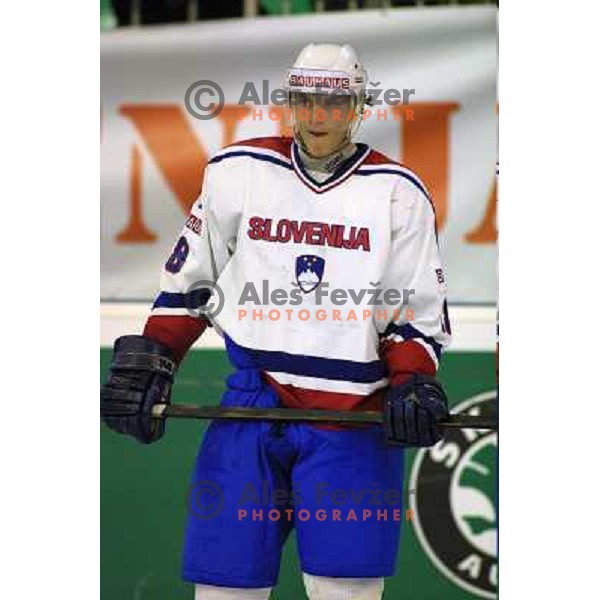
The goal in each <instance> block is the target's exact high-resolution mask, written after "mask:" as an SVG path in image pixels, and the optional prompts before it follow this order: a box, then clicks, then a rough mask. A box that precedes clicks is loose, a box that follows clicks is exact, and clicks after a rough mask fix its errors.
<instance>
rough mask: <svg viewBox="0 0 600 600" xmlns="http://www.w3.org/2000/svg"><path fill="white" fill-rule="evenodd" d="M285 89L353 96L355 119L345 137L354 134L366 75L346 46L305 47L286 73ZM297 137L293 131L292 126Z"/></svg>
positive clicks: (359, 115)
mask: <svg viewBox="0 0 600 600" xmlns="http://www.w3.org/2000/svg"><path fill="white" fill-rule="evenodd" d="M284 87H285V90H286V91H287V92H288V94H292V93H294V92H299V93H304V94H332V93H335V94H342V95H349V96H352V98H353V102H354V112H355V119H354V120H353V121H352V122H350V123H349V127H348V138H349V139H351V138H352V136H353V135H354V134H355V133H356V131H357V129H358V127H359V125H360V121H361V118H362V114H363V110H364V107H365V104H367V103H368V98H367V72H366V71H365V68H364V67H363V64H362V62H361V61H360V59H359V58H358V55H357V54H356V51H355V50H354V48H352V46H350V45H349V44H343V45H340V44H308V46H305V47H304V48H303V49H302V50H301V51H300V54H299V55H298V57H297V58H296V61H295V62H294V65H293V66H292V67H291V68H290V69H288V70H287V71H286V73H285V82H284ZM294 133H295V134H296V128H295V127H294Z"/></svg>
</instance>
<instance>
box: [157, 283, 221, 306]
mask: <svg viewBox="0 0 600 600" xmlns="http://www.w3.org/2000/svg"><path fill="white" fill-rule="evenodd" d="M210 294H211V291H210V290H209V289H206V288H200V289H196V290H192V291H191V292H190V293H189V294H177V293H173V292H161V293H160V294H159V295H158V296H157V297H156V300H155V301H154V304H153V305H152V308H153V309H154V308H189V309H195V308H200V307H201V306H204V305H205V304H206V303H207V302H208V299H209V298H210Z"/></svg>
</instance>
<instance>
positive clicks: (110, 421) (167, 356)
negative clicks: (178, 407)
mask: <svg viewBox="0 0 600 600" xmlns="http://www.w3.org/2000/svg"><path fill="white" fill-rule="evenodd" d="M176 368H177V364H176V363H175V361H174V359H173V355H172V353H171V351H170V350H169V348H167V347H166V346H165V345H163V344H161V343H160V342H157V341H155V340H153V339H151V338H148V337H144V336H143V335H127V336H124V337H120V338H119V339H118V340H117V341H116V342H115V348H114V355H113V361H112V364H111V367H110V375H109V378H108V381H107V382H106V384H105V385H104V386H103V387H102V389H101V391H100V416H101V417H102V420H103V421H104V423H106V425H108V427H110V428H111V429H113V430H114V431H118V432H119V433H124V434H126V435H131V436H133V437H134V438H135V439H136V440H138V441H139V442H141V443H143V444H150V443H151V442H155V441H157V440H158V439H160V438H161V437H162V436H163V435H164V433H165V420H164V419H160V418H156V417H153V416H152V407H153V406H154V405H155V404H159V403H164V404H168V403H169V402H170V398H171V385H172V383H173V375H174V373H175V370H176Z"/></svg>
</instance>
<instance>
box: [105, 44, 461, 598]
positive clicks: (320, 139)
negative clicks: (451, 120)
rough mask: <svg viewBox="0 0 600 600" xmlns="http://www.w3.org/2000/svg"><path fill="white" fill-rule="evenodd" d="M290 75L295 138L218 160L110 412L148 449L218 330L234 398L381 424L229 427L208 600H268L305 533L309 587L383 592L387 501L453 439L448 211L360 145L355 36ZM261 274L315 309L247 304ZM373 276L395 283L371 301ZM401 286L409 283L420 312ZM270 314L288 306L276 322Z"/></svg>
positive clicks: (199, 556) (198, 584)
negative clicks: (444, 243)
mask: <svg viewBox="0 0 600 600" xmlns="http://www.w3.org/2000/svg"><path fill="white" fill-rule="evenodd" d="M285 86H286V89H287V91H288V93H289V96H288V97H289V103H290V107H291V110H292V111H293V115H294V136H293V139H292V138H283V137H267V138H259V139H251V140H246V141H240V142H237V143H235V144H233V145H232V146H229V147H226V148H223V149H222V150H220V151H219V152H217V153H216V154H215V155H214V156H213V157H212V158H211V159H210V161H209V163H208V165H207V167H206V170H205V174H204V180H203V186H202V191H201V194H200V197H199V198H198V200H197V201H196V202H195V203H194V206H193V208H192V210H191V215H190V217H189V218H188V220H187V222H186V225H185V226H184V227H183V230H182V231H181V234H180V237H179V239H178V240H177V242H176V243H175V245H174V248H173V251H172V254H171V256H170V257H169V258H168V260H167V261H166V264H165V266H164V270H163V273H162V279H161V290H160V293H159V294H158V295H157V297H156V300H155V302H154V305H153V308H152V313H151V315H150V317H149V318H148V321H147V323H146V326H145V329H144V332H143V335H130V336H124V337H122V338H119V339H118V340H117V341H116V343H115V348H114V357H113V362H112V366H111V374H110V376H109V378H108V381H107V383H106V385H105V386H104V388H103V390H102V393H101V413H102V418H103V420H104V422H105V423H106V424H107V425H108V426H109V427H110V428H112V429H114V430H116V431H118V432H120V433H123V434H128V435H131V436H134V437H135V438H137V439H138V440H139V441H140V442H143V443H150V442H154V441H156V440H158V439H159V438H161V436H162V435H163V434H164V427H165V426H164V420H161V419H156V418H152V416H151V410H152V406H153V405H154V404H156V403H159V402H168V401H169V399H170V393H171V385H172V383H173V378H174V374H175V372H176V370H177V367H178V364H179V363H180V362H181V360H182V359H183V358H184V356H185V354H186V352H187V350H188V349H189V348H190V346H191V345H192V344H193V343H194V341H195V340H196V339H198V337H199V336H200V335H201V334H202V333H203V331H204V330H205V328H206V327H207V325H208V324H209V323H210V325H211V326H213V327H215V329H216V330H217V331H218V332H219V333H220V334H222V336H223V337H224V340H225V345H226V348H227V352H228V356H229V360H230V362H231V363H232V365H233V367H234V369H235V370H234V372H233V373H232V374H231V375H230V376H229V378H228V379H227V382H226V391H225V393H224V395H223V397H222V399H221V404H222V406H245V407H257V408H270V407H289V408H296V409H298V408H300V409H303V408H304V409H336V410H349V411H350V410H352V411H361V410H362V411H364V410H380V411H381V410H383V411H384V412H385V415H386V423H385V425H384V426H380V425H369V426H366V427H365V426H363V427H356V426H355V427H351V428H349V427H342V426H324V425H320V426H315V425H312V424H306V423H291V422H290V423H287V424H285V425H280V424H274V423H272V422H241V421H226V422H225V421H220V422H219V421H214V422H213V423H212V424H211V425H210V427H209V428H208V430H207V432H206V434H205V435H204V437H203V440H202V444H201V447H200V450H199V452H198V456H197V459H196V464H195V469H194V473H193V475H192V484H194V483H199V482H207V481H208V482H210V483H211V485H212V486H214V487H216V489H218V490H220V493H221V498H220V502H222V506H221V507H220V511H219V512H218V514H216V515H215V516H214V517H213V518H211V519H199V518H197V516H195V515H193V514H190V515H188V524H187V529H186V534H185V543H184V552H183V578H184V579H185V580H187V581H189V582H193V583H194V584H195V590H196V591H195V598H196V600H226V599H230V598H231V599H232V600H234V599H241V600H252V599H264V600H266V599H268V598H269V594H270V590H271V589H272V588H273V587H274V586H275V585H276V583H277V579H278V572H279V563H280V557H281V551H282V547H283V545H284V543H285V541H286V538H287V537H288V535H289V533H290V532H291V531H292V529H295V531H296V536H297V546H298V554H299V559H300V565H301V568H302V572H303V578H304V584H305V587H306V591H307V594H308V596H309V598H310V599H311V600H342V599H344V600H348V599H352V600H375V599H379V598H381V596H382V593H383V586H384V578H385V577H387V576H391V575H393V574H394V571H395V564H396V558H397V553H398V545H399V539H400V520H399V519H395V518H393V516H392V514H393V513H392V510H391V509H393V508H398V507H399V505H397V504H396V505H395V506H387V505H386V502H385V498H388V499H389V498H390V497H394V498H396V499H398V498H399V499H400V500H399V501H401V498H402V490H403V470H404V448H405V447H411V446H430V445H433V444H434V443H436V442H437V441H439V440H440V439H441V435H442V433H441V431H440V427H438V425H437V422H438V421H439V420H440V419H443V418H444V417H445V416H446V415H447V414H448V411H447V401H446V397H445V395H444V392H443V390H442V388H441V386H440V385H439V383H437V382H436V380H435V379H434V377H435V374H436V371H437V368H438V363H439V360H440V355H441V352H442V350H443V348H444V347H445V346H447V344H448V343H449V340H450V331H449V325H448V321H447V313H446V309H445V307H446V304H445V300H446V284H445V281H444V275H443V271H442V265H441V263H440V256H439V253H438V245H437V235H436V229H435V214H434V209H433V205H432V202H431V198H430V196H429V193H428V191H427V189H426V188H425V185H424V184H423V182H422V181H421V180H420V179H419V177H418V176H417V175H416V174H415V173H414V172H413V171H411V170H410V169H409V168H407V167H405V166H402V165H401V164H399V163H398V162H396V161H394V160H391V159H389V158H387V157H386V156H384V155H383V154H381V153H380V152H377V151H375V150H374V149H372V148H370V147H369V146H368V145H366V144H364V143H360V142H356V141H353V137H354V134H355V133H356V129H357V128H358V125H359V124H360V121H361V116H362V114H363V110H364V108H365V104H366V103H367V102H368V98H367V73H366V71H365V69H364V68H363V65H362V63H361V61H360V60H359V58H358V56H357V54H356V52H355V51H354V49H353V48H352V47H350V46H349V45H336V44H309V45H308V46H306V47H305V48H304V49H303V50H302V51H301V52H300V54H299V56H298V58H297V59H296V62H295V63H294V65H293V67H292V68H291V69H289V70H288V71H287V72H286V74H285ZM265 281H267V282H268V284H269V286H270V289H271V290H275V289H278V290H286V291H287V292H289V293H290V294H291V293H292V292H293V290H296V292H295V293H296V295H297V296H298V295H299V296H300V297H301V300H302V304H301V305H300V306H288V307H285V306H279V305H275V304H271V305H269V306H257V305H255V304H246V305H244V306H241V305H240V298H241V297H242V296H243V291H244V289H245V287H246V289H248V288H247V286H248V284H253V286H254V287H255V288H256V289H257V290H259V291H260V290H261V289H262V286H263V283H264V282H265ZM198 282H203V283H201V284H198ZM326 283H327V284H328V288H327V287H325V284H326ZM215 284H216V285H218V286H219V288H220V290H222V292H223V302H222V306H221V307H220V310H219V312H218V314H217V312H216V311H215V313H214V314H210V313H208V317H207V316H205V315H200V316H198V315H197V314H194V313H192V314H190V308H192V309H201V308H202V307H204V306H206V305H207V304H208V303H209V300H210V303H211V306H212V305H214V304H217V302H216V301H214V298H215V294H214V293H212V292H211V288H214V286H215ZM319 289H320V290H321V292H322V293H321V294H320V296H319V298H320V304H319V303H318V301H317V291H318V290H319ZM334 289H335V290H337V289H342V290H350V292H354V296H353V295H352V293H350V292H348V294H347V298H346V300H347V302H346V305H345V306H344V305H341V304H340V298H341V296H339V295H336V296H335V297H334V296H333V294H332V295H329V294H328V293H325V292H326V291H327V290H329V291H331V290H334ZM373 289H380V291H382V293H381V294H365V295H363V296H362V297H361V295H360V290H373ZM392 290H396V291H398V292H399V293H400V294H401V293H402V292H403V291H404V290H414V294H413V295H410V299H409V306H410V309H411V312H410V314H411V316H412V318H410V319H409V318H408V311H407V310H401V311H398V310H397V309H398V304H397V303H396V302H395V301H393V300H394V298H396V297H397V295H394V294H392V293H390V292H391V291H392ZM211 294H212V295H211ZM374 296H378V303H377V302H376V303H375V304H368V303H367V302H366V301H367V300H368V299H369V298H371V299H372V298H373V297H374ZM357 298H358V300H357ZM360 298H362V300H361V299H360ZM290 304H291V303H290ZM242 309H244V310H246V311H247V315H252V316H253V317H254V318H247V317H246V318H242V317H241V315H242V314H243V312H242ZM259 309H260V310H262V313H261V312H259ZM275 309H277V310H278V311H279V312H280V318H278V319H275V318H268V317H267V315H268V313H269V311H271V310H275ZM300 310H304V311H305V313H303V315H301V314H300ZM318 310H322V311H323V312H322V313H321V314H322V315H324V317H323V318H320V319H318V318H315V315H316V313H317V311H318ZM336 310H337V311H338V313H336V312H335V311H336ZM350 310H353V311H354V315H355V318H350V317H349V316H348V315H350V314H351V313H350ZM252 311H254V313H253V312H252ZM369 311H371V312H370V313H369ZM306 315H309V317H310V318H308V317H306ZM340 315H342V317H341V318H340ZM336 317H337V318H336ZM265 485H266V486H267V487H268V489H269V490H270V491H271V492H273V493H270V494H269V495H268V497H267V498H265V497H264V496H263V494H262V491H261V490H263V489H264V486H265ZM374 486H375V487H377V488H378V489H379V490H380V491H384V492H387V495H383V496H382V495H381V494H379V495H376V494H373V493H370V492H369V490H372V489H373V487H374ZM248 490H257V491H258V493H259V494H260V505H257V504H256V502H255V503H252V502H251V501H250V500H249V496H248ZM334 490H336V491H338V492H339V490H341V491H342V492H339V493H337V495H335V494H334V493H333V491H334ZM390 491H392V492H395V494H390ZM340 493H344V494H345V497H346V498H347V499H349V500H347V502H346V503H345V504H342V505H340V503H339V502H338V500H339V498H340V495H339V494H340ZM376 497H379V503H378V502H377V501H374V498H376ZM151 501H152V499H151V498H148V502H151ZM241 509H243V510H245V511H246V514H247V515H248V516H246V517H245V518H241V517H240V515H242V514H243V510H241ZM342 509H343V510H342ZM383 509H388V510H387V513H388V516H387V518H385V519H384V518H382V517H377V510H383ZM336 510H337V513H336V512H335V511H336ZM350 510H352V511H353V513H352V514H354V515H355V517H356V518H349V515H350V514H351V513H350ZM253 511H254V512H253ZM319 511H320V512H319ZM369 511H370V512H371V515H369ZM382 514H383V513H380V515H382ZM290 515H291V516H290ZM307 515H308V517H307ZM336 516H337V517H338V518H336Z"/></svg>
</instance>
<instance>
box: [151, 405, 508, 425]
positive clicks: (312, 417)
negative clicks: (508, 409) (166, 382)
mask: <svg viewBox="0 0 600 600" xmlns="http://www.w3.org/2000/svg"><path fill="white" fill-rule="evenodd" d="M153 414H154V416H155V417H162V418H165V417H175V418H179V419H219V420H242V421H288V422H291V421H300V422H317V423H383V414H382V413H380V412H375V411H368V412H353V411H347V410H346V411H343V410H298V409H293V408H246V407H221V406H191V405H187V404H168V405H167V404H157V405H155V406H154V408H153ZM440 425H442V426H443V427H457V428H462V429H467V428H470V429H498V419H497V418H496V417H495V416H479V415H460V414H454V415H450V417H449V418H448V419H447V420H445V421H442V422H440Z"/></svg>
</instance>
